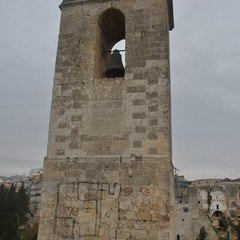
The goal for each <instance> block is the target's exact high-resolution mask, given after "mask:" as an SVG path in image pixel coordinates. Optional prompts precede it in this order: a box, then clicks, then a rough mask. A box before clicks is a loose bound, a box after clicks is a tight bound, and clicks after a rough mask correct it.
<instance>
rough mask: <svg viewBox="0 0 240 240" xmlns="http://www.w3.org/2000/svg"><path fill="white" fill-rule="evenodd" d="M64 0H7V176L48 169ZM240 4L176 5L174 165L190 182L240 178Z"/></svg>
mask: <svg viewBox="0 0 240 240" xmlns="http://www.w3.org/2000/svg"><path fill="white" fill-rule="evenodd" d="M60 2H61V1H60V0H56V1H54V0H51V1H49V0H40V1H33V0H16V1H9V0H1V3H0V32H1V37H0V83H1V87H0V175H1V174H4V175H9V174H16V173H18V174H22V173H25V174H28V173H29V170H30V169H31V168H36V167H41V166H42V163H43V158H44V156H45V154H46V149H47V134H48V122H49V114H50V103H51V89H52V84H53V73H54V63H55V56H56V50H57V38H58V31H59V21H60V10H59V9H58V5H59V4H60ZM239 12H240V1H239V0H228V1H226V0H201V1H199V0H174V14H175V29H174V30H173V31H172V32H171V34H170V37H171V85H172V122H173V162H174V165H175V167H177V168H178V169H180V170H181V172H180V174H184V175H185V176H186V178H188V179H190V180H192V179H198V178H213V177H220V178H224V177H230V178H238V177H240V161H239V160H240V154H239V153H240V128H239V124H240V94H239V91H240V26H239V23H240V14H239Z"/></svg>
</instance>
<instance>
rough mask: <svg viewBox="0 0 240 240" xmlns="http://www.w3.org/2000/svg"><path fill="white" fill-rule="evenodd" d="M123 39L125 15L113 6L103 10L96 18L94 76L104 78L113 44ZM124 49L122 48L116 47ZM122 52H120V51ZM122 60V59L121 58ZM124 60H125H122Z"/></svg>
mask: <svg viewBox="0 0 240 240" xmlns="http://www.w3.org/2000/svg"><path fill="white" fill-rule="evenodd" d="M124 39H125V17H124V15H123V13H122V12H121V11H120V10H118V9H115V8H110V9H108V10H106V11H104V12H103V13H102V14H101V16H100V17H99V19H98V31H97V40H96V52H95V60H94V61H95V66H94V77H95V78H105V71H106V68H107V65H108V64H109V60H110V56H111V53H112V52H111V51H112V50H115V49H113V47H114V45H115V44H116V43H118V42H120V41H121V40H124ZM118 50H124V49H118ZM120 53H122V52H120ZM122 60H123V61H124V59H122ZM124 62H125V61H124Z"/></svg>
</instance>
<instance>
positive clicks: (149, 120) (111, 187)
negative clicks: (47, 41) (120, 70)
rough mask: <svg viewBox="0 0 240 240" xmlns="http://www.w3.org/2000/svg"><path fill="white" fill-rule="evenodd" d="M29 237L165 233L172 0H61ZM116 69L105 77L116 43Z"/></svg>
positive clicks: (169, 186)
mask: <svg viewBox="0 0 240 240" xmlns="http://www.w3.org/2000/svg"><path fill="white" fill-rule="evenodd" d="M60 8H61V11H62V16H61V25H60V34H59V44H58V51H57V59H56V69H55V76H54V86H53V95H52V106H51V117H50V127H49V139H48V149H47V156H46V158H45V162H44V167H45V169H44V171H45V172H44V184H43V193H42V202H41V220H40V226H39V235H38V240H61V239H68V240H70V239H85V240H94V239H102V240H110V239H118V240H126V239H135V240H143V239H144V240H146V239H149V240H155V239H161V240H173V239H174V227H173V191H174V190H173V166H172V159H171V105H170V74H169V30H171V29H172V28H173V10H172V0H63V3H62V4H61V6H60ZM122 39H125V41H126V49H125V53H126V67H125V73H124V74H123V76H120V77H112V78H109V77H106V75H105V71H106V66H107V64H108V61H109V58H110V54H111V53H110V52H111V49H112V47H113V46H114V44H115V43H117V42H119V41H120V40H122Z"/></svg>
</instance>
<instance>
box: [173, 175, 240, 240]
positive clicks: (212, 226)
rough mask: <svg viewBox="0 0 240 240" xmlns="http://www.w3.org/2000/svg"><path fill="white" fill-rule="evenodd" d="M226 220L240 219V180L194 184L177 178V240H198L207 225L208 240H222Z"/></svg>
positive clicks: (196, 181) (210, 180) (216, 180)
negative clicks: (200, 232)
mask: <svg viewBox="0 0 240 240" xmlns="http://www.w3.org/2000/svg"><path fill="white" fill-rule="evenodd" d="M223 217H227V218H229V219H232V220H233V221H234V220H236V219H237V218H239V217H240V180H239V179H236V180H230V179H223V180H221V179H201V180H195V181H192V182H190V181H187V180H186V179H184V177H183V176H175V226H176V239H178V240H179V239H180V240H193V239H196V237H197V236H198V233H199V229H200V227H201V226H203V225H204V226H205V228H206V229H207V232H208V238H209V239H211V240H218V239H219V237H222V235H221V234H223V235H224V234H226V231H225V233H223V232H222V231H221V228H222V219H223ZM233 237H234V236H233ZM231 239H232V238H231ZM233 239H234V238H233Z"/></svg>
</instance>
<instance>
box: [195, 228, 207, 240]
mask: <svg viewBox="0 0 240 240" xmlns="http://www.w3.org/2000/svg"><path fill="white" fill-rule="evenodd" d="M207 236H208V234H207V231H206V228H205V227H204V226H202V227H201V228H200V231H199V234H198V237H197V240H207Z"/></svg>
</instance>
